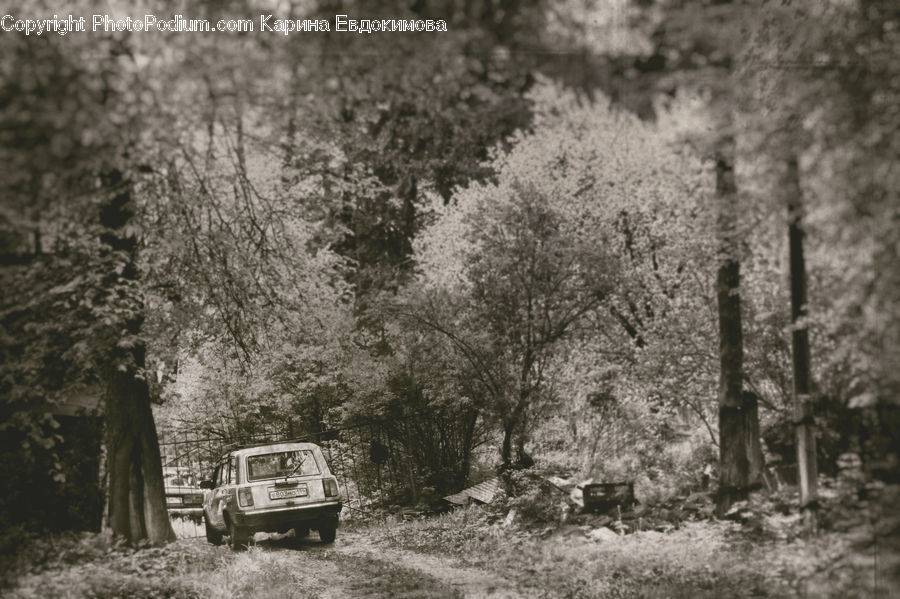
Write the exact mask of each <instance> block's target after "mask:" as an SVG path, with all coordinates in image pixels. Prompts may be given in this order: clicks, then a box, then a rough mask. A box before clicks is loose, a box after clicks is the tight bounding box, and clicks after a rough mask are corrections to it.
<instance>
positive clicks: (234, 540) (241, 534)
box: [228, 522, 250, 551]
mask: <svg viewBox="0 0 900 599" xmlns="http://www.w3.org/2000/svg"><path fill="white" fill-rule="evenodd" d="M228 532H229V539H228V546H229V547H231V549H232V551H241V550H242V549H246V548H247V544H248V543H249V541H250V531H248V530H247V529H246V528H242V527H240V526H236V525H235V524H234V522H229V523H228Z"/></svg>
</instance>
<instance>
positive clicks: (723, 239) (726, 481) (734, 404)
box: [716, 156, 762, 516]
mask: <svg viewBox="0 0 900 599" xmlns="http://www.w3.org/2000/svg"><path fill="white" fill-rule="evenodd" d="M716 196H717V202H718V210H719V254H720V255H719V264H718V273H717V277H716V295H717V303H718V311H719V363H720V370H719V496H718V506H717V508H718V513H719V515H720V516H721V515H723V514H724V513H725V512H727V511H728V509H729V508H730V507H731V505H732V504H733V503H734V502H735V501H740V500H742V499H745V498H746V497H747V495H748V494H749V492H750V491H751V490H753V489H755V488H758V487H759V486H760V482H759V481H760V478H761V472H762V450H761V448H760V443H759V415H758V412H757V408H756V401H755V399H756V398H755V396H753V395H752V394H749V393H744V392H743V382H744V346H743V327H742V322H741V295H740V281H741V265H740V258H739V247H738V235H737V206H736V200H737V197H736V196H737V194H736V188H735V183H734V169H733V159H732V158H731V157H730V156H727V157H726V156H719V157H717V160H716Z"/></svg>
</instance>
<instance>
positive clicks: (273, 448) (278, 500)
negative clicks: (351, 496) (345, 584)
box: [200, 442, 341, 549]
mask: <svg viewBox="0 0 900 599" xmlns="http://www.w3.org/2000/svg"><path fill="white" fill-rule="evenodd" d="M200 486H201V487H202V488H204V489H209V491H207V493H206V497H205V498H204V501H203V520H204V522H205V524H206V539H207V540H208V541H209V542H210V543H213V544H215V545H219V544H221V543H222V541H223V537H227V538H228V543H229V545H230V546H231V547H232V548H234V549H237V548H239V547H242V546H244V545H246V544H247V543H248V542H249V541H250V539H251V538H252V536H253V534H254V533H257V532H281V533H285V532H287V531H289V530H290V529H292V528H293V529H294V532H295V534H296V536H297V537H301V536H304V535H306V534H307V533H308V532H309V530H310V529H312V530H318V531H319V538H320V539H321V540H322V542H323V543H332V542H333V541H334V538H335V535H336V531H337V525H338V516H339V514H340V511H341V494H340V491H339V490H338V484H337V479H336V478H335V477H334V476H332V474H331V470H330V469H329V467H328V464H327V463H326V462H325V456H324V455H322V449H321V448H320V447H319V446H318V445H316V444H314V443H298V442H283V443H269V444H265V445H257V446H253V447H242V448H240V449H235V450H233V451H230V452H228V453H227V454H225V455H224V456H222V459H221V461H220V462H219V464H218V465H217V466H216V468H215V470H214V471H213V476H212V480H206V481H203V482H202V483H200Z"/></svg>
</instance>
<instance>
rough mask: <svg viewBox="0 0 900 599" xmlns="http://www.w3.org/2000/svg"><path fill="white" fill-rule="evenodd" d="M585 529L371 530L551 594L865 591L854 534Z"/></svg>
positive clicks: (471, 513) (703, 526) (491, 524)
mask: <svg viewBox="0 0 900 599" xmlns="http://www.w3.org/2000/svg"><path fill="white" fill-rule="evenodd" d="M590 532H591V531H590V529H589V527H579V526H562V527H560V528H556V529H553V530H548V529H542V530H537V531H536V530H535V529H533V528H532V529H529V528H527V527H523V526H518V525H516V524H512V525H508V526H507V525H505V524H504V522H503V521H502V520H501V519H499V518H498V517H497V515H496V514H495V513H494V512H493V511H492V510H491V509H486V508H484V507H469V508H464V509H459V510H456V511H454V512H452V513H449V514H445V515H443V516H440V517H437V518H431V519H427V520H419V521H415V522H403V523H399V522H398V523H391V525H389V526H386V527H385V528H384V529H383V530H379V531H378V533H377V534H378V535H379V536H382V537H383V538H384V539H385V542H386V543H388V544H390V545H391V546H394V547H402V548H405V549H411V550H414V551H420V552H423V553H430V554H436V555H451V556H453V557H455V558H456V559H457V560H459V561H460V562H461V563H463V564H465V565H468V566H472V567H478V568H483V569H487V570H490V571H494V572H496V573H497V574H500V575H501V576H504V577H506V578H509V579H514V580H517V581H519V582H520V583H521V584H524V585H525V586H526V587H530V588H532V589H536V590H540V591H541V592H542V593H544V596H548V597H573V598H574V597H604V598H612V599H616V598H638V597H644V598H649V597H673V598H679V597H684V598H688V597H699V598H709V599H712V598H718V597H793V596H801V597H841V598H842V599H844V598H847V599H849V598H853V597H859V598H860V599H862V598H868V597H872V596H873V593H875V592H876V590H881V592H884V591H883V589H884V587H878V588H877V589H876V587H875V584H877V583H876V581H875V580H874V579H873V577H872V569H873V561H872V559H871V556H867V555H866V554H865V552H860V551H858V550H856V549H855V548H854V547H855V546H854V543H853V539H852V537H849V536H847V535H841V534H837V533H823V534H822V535H820V536H817V537H813V538H811V539H809V540H804V539H802V538H792V539H791V540H784V539H783V538H782V539H778V538H775V537H769V539H768V540H765V541H762V540H760V538H759V537H758V536H756V535H750V536H748V535H747V534H746V532H747V531H746V530H745V528H744V526H743V525H741V524H739V523H735V522H724V521H698V522H686V523H684V524H682V525H681V526H680V527H679V528H677V529H675V530H672V531H669V532H666V533H661V532H657V531H645V532H636V533H634V534H629V535H616V534H614V533H611V532H610V531H607V533H608V534H606V535H604V536H601V537H593V538H591V537H590Z"/></svg>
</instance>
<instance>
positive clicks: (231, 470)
mask: <svg viewBox="0 0 900 599" xmlns="http://www.w3.org/2000/svg"><path fill="white" fill-rule="evenodd" d="M228 484H229V485H236V484H237V456H231V460H230V461H229V463H228Z"/></svg>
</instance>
